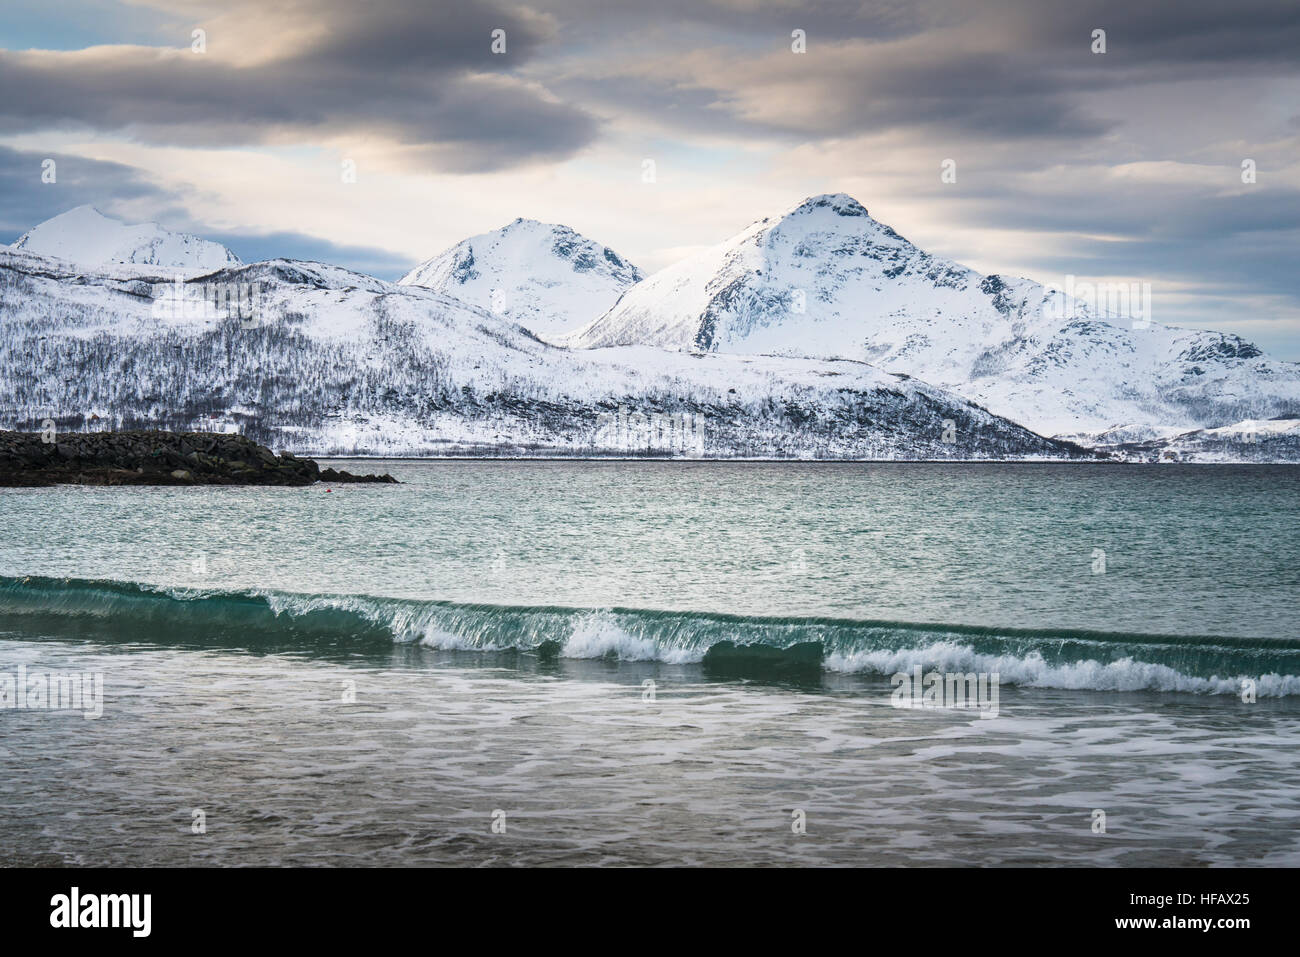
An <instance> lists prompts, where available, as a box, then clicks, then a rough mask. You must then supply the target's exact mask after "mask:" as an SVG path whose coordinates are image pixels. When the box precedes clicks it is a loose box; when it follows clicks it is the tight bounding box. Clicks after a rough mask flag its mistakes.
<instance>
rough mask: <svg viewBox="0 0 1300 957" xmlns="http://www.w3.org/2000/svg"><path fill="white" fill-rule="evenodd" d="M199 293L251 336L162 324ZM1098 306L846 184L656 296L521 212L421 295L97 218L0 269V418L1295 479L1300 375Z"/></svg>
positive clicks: (424, 442)
mask: <svg viewBox="0 0 1300 957" xmlns="http://www.w3.org/2000/svg"><path fill="white" fill-rule="evenodd" d="M178 275H179V276H180V281H179V283H178V282H177V276H178ZM1069 282H1072V280H1070V281H1069ZM1069 282H1067V283H1066V284H1064V285H1065V286H1068V285H1069ZM176 289H181V290H182V294H181V298H183V297H186V296H187V297H189V298H190V299H199V298H203V299H205V301H206V300H207V299H208V298H210V295H209V294H211V293H213V291H214V290H215V291H217V292H218V294H219V293H220V292H221V291H223V290H224V291H225V293H226V295H227V296H228V297H229V298H228V299H227V300H226V304H227V305H229V303H230V302H235V301H237V300H238V296H239V295H245V296H246V297H250V298H247V299H246V300H245V301H244V302H243V306H245V307H249V308H252V309H253V313H255V314H251V315H252V316H253V321H250V313H249V312H248V310H247V308H246V309H245V310H244V311H239V310H236V313H228V312H227V313H223V312H221V311H220V309H217V310H215V311H214V310H213V308H211V307H210V306H209V307H208V308H207V309H205V310H195V309H190V310H185V309H172V310H170V311H167V310H163V314H162V315H161V316H160V310H159V308H158V304H159V301H160V297H161V298H162V299H163V300H166V299H167V297H168V296H171V297H172V298H173V299H177V301H179V299H178V296H177V294H176V292H175V290H176ZM232 289H233V290H238V291H239V292H238V294H233V293H231V290H232ZM1081 290H1086V287H1083V286H1082V284H1080V285H1079V286H1078V287H1076V288H1075V289H1074V292H1075V293H1076V294H1075V295H1070V294H1068V293H1067V291H1066V289H1065V288H1056V287H1051V286H1044V285H1042V284H1039V283H1036V282H1033V281H1032V280H1028V279H1019V278H1010V277H1002V276H996V275H993V276H984V275H980V274H978V273H977V272H975V271H973V270H971V269H968V268H967V267H964V266H961V265H958V264H956V263H953V262H950V261H948V260H945V259H942V258H939V257H935V256H932V255H930V254H928V253H925V252H924V251H922V250H920V249H919V248H917V247H916V246H914V245H913V244H911V243H910V242H908V241H907V240H906V239H904V238H903V237H902V236H900V235H899V234H898V233H896V232H895V231H894V230H893V229H891V228H890V227H888V226H886V225H884V224H882V223H879V222H877V221H876V220H874V219H873V218H871V216H870V215H869V214H868V212H867V210H866V209H865V208H864V207H863V206H862V205H861V204H860V203H858V202H857V201H856V200H854V199H853V198H852V197H849V196H846V195H844V194H831V195H825V196H816V197H812V198H810V199H808V200H806V201H804V202H802V203H800V204H797V205H796V206H793V207H791V208H790V209H788V210H786V211H785V212H783V213H782V214H781V215H779V216H776V217H769V218H766V219H763V220H760V221H758V222H756V223H754V224H753V225H751V226H750V227H748V228H747V229H745V230H742V231H741V232H740V233H738V234H737V235H736V236H735V237H733V238H732V239H730V240H727V241H725V242H723V243H721V244H719V245H718V246H715V247H712V248H710V249H707V250H705V251H703V252H701V253H698V254H696V255H693V256H691V257H689V258H688V259H686V260H683V261H681V262H679V263H677V264H675V265H673V266H670V267H668V268H666V269H664V270H662V271H660V272H658V273H656V274H654V275H651V276H649V277H644V276H643V275H642V273H641V272H640V271H639V270H638V269H637V268H636V267H635V266H634V265H632V264H631V263H630V262H628V261H627V260H626V259H625V258H624V257H622V256H620V255H618V254H617V253H616V252H614V251H613V250H611V249H609V248H608V247H605V246H602V245H600V244H598V243H596V242H593V241H592V240H589V239H586V238H585V237H583V236H581V235H580V234H578V233H576V232H574V231H573V230H572V229H569V228H568V227H565V226H560V225H553V224H543V223H538V222H536V221H533V220H524V219H518V220H515V221H514V222H512V223H510V224H508V225H506V226H504V227H502V228H501V229H498V230H495V231H493V232H489V233H485V234H482V235H478V236H474V237H471V238H469V239H466V240H464V241H462V242H460V243H457V244H456V245H454V246H452V247H451V248H449V249H447V250H446V251H444V252H442V253H441V254H439V255H437V256H435V257H433V258H432V259H430V260H428V261H426V262H425V263H423V264H422V265H420V266H418V267H416V268H415V269H413V270H412V271H411V272H410V273H408V274H407V275H406V276H405V277H403V278H402V279H401V280H400V281H399V282H398V283H387V282H383V281H381V280H378V279H375V278H373V277H369V276H365V275H362V274H359V273H355V272H351V271H349V270H346V269H343V268H341V267H337V266H330V265H327V264H322V263H305V262H298V261H293V260H271V261H267V262H261V263H254V264H251V265H245V264H243V263H241V262H240V260H239V258H238V257H237V256H236V255H235V254H234V253H233V252H231V251H230V250H228V249H226V248H225V247H223V246H221V245H219V244H217V243H212V242H209V241H207V240H203V239H200V238H198V237H194V236H189V235H185V234H177V233H169V232H168V231H166V230H164V229H162V227H159V226H157V225H155V224H149V225H147V226H128V225H126V224H124V223H120V222H118V221H116V220H113V219H111V218H109V217H105V216H103V215H102V214H100V213H99V212H98V211H96V210H94V209H92V208H90V207H79V208H77V209H74V210H71V211H69V212H67V213H64V214H62V215H60V216H56V217H55V218H54V219H51V220H49V221H47V222H45V223H42V224H41V225H39V226H37V227H35V228H34V229H32V230H31V231H29V232H28V233H26V234H25V235H24V236H23V237H22V238H20V239H19V240H18V241H17V242H16V243H14V244H13V245H12V246H11V247H8V248H7V249H0V342H2V343H3V345H4V349H3V353H2V354H0V419H3V420H4V424H6V425H9V426H18V427H22V426H23V425H24V424H26V425H30V424H31V423H34V422H40V421H42V420H44V419H46V418H52V419H54V420H55V421H58V422H60V424H61V426H62V427H66V428H86V427H98V426H97V425H95V424H94V423H99V424H102V423H110V424H113V425H125V424H130V425H133V426H139V427H143V426H158V425H163V426H167V427H176V428H195V427H204V426H205V425H208V426H210V425H211V424H212V423H214V422H215V423H218V424H219V425H220V426H221V427H223V428H239V429H240V430H242V431H245V432H247V433H248V434H250V436H251V437H253V438H256V439H257V440H259V441H264V442H269V443H272V444H275V445H277V446H279V447H285V448H291V449H293V450H294V451H303V452H307V453H314V454H348V453H353V454H508V455H536V454H565V455H574V454H584V455H585V454H598V455H599V454H671V455H686V456H691V455H709V456H724V457H726V456H731V457H737V456H739V457H787V456H796V457H810V458H818V457H826V458H1024V457H1033V458H1058V457H1064V458H1071V457H1088V456H1089V455H1095V454H1097V453H1095V452H1094V453H1089V452H1087V451H1085V450H1084V449H1083V448H1081V447H1080V446H1088V447H1091V448H1093V449H1095V450H1099V451H1100V452H1105V453H1109V454H1112V455H1115V456H1118V457H1122V458H1130V459H1139V460H1160V459H1168V458H1179V459H1183V460H1248V461H1256V460H1258V461H1290V460H1297V459H1300V429H1296V428H1295V425H1297V424H1300V423H1297V422H1296V420H1297V419H1300V364H1296V363H1289V362H1280V361H1278V360H1273V359H1269V358H1268V357H1266V356H1264V355H1263V354H1262V353H1261V352H1260V350H1258V349H1257V348H1256V347H1254V346H1253V345H1251V344H1250V343H1247V342H1245V341H1244V340H1241V339H1239V338H1237V337H1235V336H1229V335H1223V334H1219V333H1211V332H1204V331H1195V330H1183V329H1177V328H1174V327H1170V326H1164V325H1161V324H1159V323H1156V322H1153V321H1150V319H1149V315H1150V312H1149V303H1147V304H1145V306H1144V308H1145V310H1146V311H1145V313H1144V314H1140V315H1141V318H1140V319H1138V321H1133V319H1132V318H1131V317H1130V316H1127V315H1116V314H1114V313H1113V312H1109V311H1107V310H1106V309H1104V308H1101V307H1100V306H1099V304H1098V303H1097V302H1089V301H1087V296H1086V295H1080V294H1079V292H1080V291H1081ZM218 300H219V295H218ZM1101 305H1104V303H1103V304H1101ZM666 423H667V425H665V424H666ZM674 423H675V425H674ZM687 423H689V428H688V427H687ZM674 430H675V431H674ZM692 430H694V431H692ZM665 435H669V436H670V439H669V440H668V441H667V442H666V443H665V438H664V437H665ZM673 436H675V437H673ZM682 436H685V437H686V438H687V439H689V440H690V441H689V442H686V443H685V444H683V441H682Z"/></svg>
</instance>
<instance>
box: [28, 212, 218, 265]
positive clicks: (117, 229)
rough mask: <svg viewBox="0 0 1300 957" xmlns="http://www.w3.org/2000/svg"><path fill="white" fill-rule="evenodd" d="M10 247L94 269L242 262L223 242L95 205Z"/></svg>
mask: <svg viewBox="0 0 1300 957" xmlns="http://www.w3.org/2000/svg"><path fill="white" fill-rule="evenodd" d="M9 248H10V249H11V250H14V251H17V252H24V253H30V254H32V255H37V256H44V257H51V258H56V259H63V260H67V261H68V262H71V263H76V264H77V265H79V266H83V267H90V268H96V267H107V266H112V265H114V264H117V265H126V266H146V267H153V266H162V267H167V268H175V269H182V270H202V269H220V268H221V267H223V266H227V265H231V264H238V263H239V261H240V260H239V257H238V256H236V255H235V254H234V253H233V252H231V251H230V250H229V249H227V248H226V247H225V246H223V245H221V244H220V243H214V242H212V241H211V240H207V239H201V238H199V237H198V236H192V235H190V234H189V233H175V232H171V231H170V230H167V229H164V228H163V227H161V226H159V225H158V224H157V223H140V224H136V225H129V224H127V223H123V222H121V221H120V220H116V219H113V218H111V217H109V216H105V215H104V214H103V213H101V212H100V211H99V210H97V209H95V207H93V206H77V207H75V208H74V209H70V210H68V211H67V212H66V213H60V214H59V215H58V216H55V217H53V218H52V219H47V220H46V221H45V222H43V223H41V224H40V225H39V226H36V227H34V228H32V229H30V230H28V231H27V232H26V233H24V234H23V235H22V236H20V237H18V239H17V240H16V241H15V242H14V243H13V244H12V245H11V246H10V247H9Z"/></svg>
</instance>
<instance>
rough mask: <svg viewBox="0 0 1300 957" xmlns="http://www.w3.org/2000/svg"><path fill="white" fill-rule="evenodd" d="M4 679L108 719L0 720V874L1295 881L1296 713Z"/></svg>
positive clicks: (250, 661) (441, 671)
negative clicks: (1137, 875) (165, 870)
mask: <svg viewBox="0 0 1300 957" xmlns="http://www.w3.org/2000/svg"><path fill="white" fill-rule="evenodd" d="M4 653H5V654H4V658H5V663H6V664H7V665H11V666H12V665H13V664H16V663H17V662H20V661H21V662H24V663H26V664H27V665H28V666H29V668H32V669H36V668H44V669H46V670H51V671H59V670H70V669H74V668H76V669H83V670H99V671H102V672H103V673H104V674H105V676H106V682H105V684H106V692H105V694H106V707H105V710H104V715H103V717H101V718H99V719H97V720H86V719H84V718H83V717H81V716H80V715H76V714H67V713H57V714H56V713H49V712H46V713H37V712H21V711H18V712H10V713H9V714H7V715H5V716H4V718H3V720H4V721H5V722H6V734H5V737H4V740H3V743H2V744H0V780H2V781H3V784H0V789H2V790H3V798H4V812H3V814H2V815H0V847H3V848H4V852H3V857H4V858H5V861H6V862H7V863H66V864H77V865H83V864H84V865H126V864H142V865H143V864H179V865H191V864H193V865H251V864H266V865H278V864H292V865H318V864H328V865H343V864H356V865H383V864H405V865H422V864H428V865H442V864H474V865H502V864H511V865H514V864H539V865H545V864H556V865H558V864H592V865H595V864H620V865H633V864H644V865H660V864H663V865H668V864H753V865H762V866H780V865H790V864H826V865H847V864H881V865H939V864H963V865H975V866H997V865H1005V864H1068V863H1079V864H1088V865H1116V866H1122V865H1157V864H1169V865H1186V866H1204V865H1230V864H1242V865H1255V864H1259V865H1265V864H1281V865H1295V864H1297V863H1300V827H1297V825H1298V824H1300V821H1297V817H1298V816H1300V805H1298V803H1297V801H1296V799H1295V796H1296V794H1297V793H1300V792H1298V790H1297V789H1300V769H1298V768H1297V764H1296V762H1295V760H1294V748H1295V742H1296V741H1297V740H1300V707H1297V706H1296V705H1295V704H1294V703H1293V702H1291V701H1289V700H1287V699H1283V700H1282V701H1273V702H1260V703H1257V704H1255V705H1245V704H1240V703H1227V702H1225V701H1224V699H1222V698H1212V697H1200V698H1198V697H1193V696H1184V697H1178V698H1173V699H1171V697H1170V696H1167V695H1160V694H1154V693H1150V692H1144V693H1113V692H1074V691H1045V690H1034V691H1023V692H1022V691H1017V690H1016V689H1004V691H1003V694H1002V699H1001V703H1000V704H1001V707H1000V713H999V716H998V717H997V718H995V719H991V720H986V719H981V718H979V717H974V716H973V715H972V714H970V713H969V712H965V713H962V712H955V711H915V710H914V711H906V710H899V709H896V708H893V707H891V706H890V705H889V690H890V689H889V686H888V683H887V682H884V681H881V680H875V681H865V680H862V679H849V678H831V679H828V681H827V682H826V683H825V684H824V685H823V686H822V687H821V688H820V689H817V690H808V689H805V688H799V687H782V686H779V685H776V686H774V685H771V684H755V683H746V682H737V681H717V682H714V681H706V680H702V679H701V678H700V677H699V676H698V675H695V674H693V673H691V670H690V669H689V668H684V667H679V668H675V667H673V666H667V665H655V664H629V663H623V664H618V663H613V662H572V661H561V662H558V663H557V664H556V665H555V667H554V668H553V669H552V670H550V671H546V670H542V671H538V670H535V669H531V670H530V669H525V670H519V669H517V668H512V667H500V666H491V665H489V664H487V663H486V662H485V659H484V657H483V656H469V655H466V654H465V653H447V652H433V651H430V650H428V649H422V648H419V647H418V646H416V647H404V648H401V649H398V650H395V651H394V652H393V653H392V654H391V655H390V656H389V657H387V658H383V657H380V658H374V657H364V656H363V657H358V656H351V657H348V656H344V657H340V658H338V659H336V660H322V659H320V658H305V657H302V656H296V655H281V654H275V655H262V656H258V655H247V654H233V653H230V652H225V651H220V652H205V651H196V650H186V651H174V650H170V649H161V650H160V649H158V648H154V647H140V648H129V649H124V648H122V647H120V646H112V647H97V646H94V645H90V646H85V645H69V644H63V643H50V642H23V641H13V640H10V641H7V642H5V649H4ZM646 680H652V681H654V682H655V693H654V695H653V700H647V694H646V690H647V689H646V687H645V685H644V682H645V681H646ZM349 682H351V683H354V684H353V685H351V686H350V685H349V684H348V683H349ZM348 687H354V688H355V693H356V698H355V701H354V702H353V703H344V700H343V692H344V691H345V690H346V689H347V688H348ZM196 809H197V810H201V811H203V813H204V816H205V817H204V821H205V824H206V833H202V834H195V833H193V832H192V825H193V822H194V819H195V818H194V811H195V810H196ZM1096 810H1103V811H1104V812H1105V814H1106V832H1105V833H1104V834H1099V833H1094V830H1093V822H1094V812H1095V811H1096ZM797 811H802V812H803V813H804V819H805V822H806V830H805V833H803V834H796V833H795V832H794V829H793V827H792V825H793V824H794V822H795V819H796V818H795V812H797ZM495 812H504V822H505V829H504V833H499V832H494V831H493V823H494V820H500V815H497V816H496V817H495V818H494V813H495Z"/></svg>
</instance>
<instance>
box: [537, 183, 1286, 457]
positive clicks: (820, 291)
mask: <svg viewBox="0 0 1300 957" xmlns="http://www.w3.org/2000/svg"><path fill="white" fill-rule="evenodd" d="M1065 285H1066V284H1065V283H1062V286H1065ZM1085 288H1086V287H1084V286H1083V285H1082V284H1080V285H1079V287H1078V288H1077V289H1076V295H1073V296H1070V295H1067V294H1066V292H1065V291H1064V289H1054V288H1049V287H1046V286H1043V285H1041V284H1040V283H1037V282H1033V281H1031V280H1028V279H1015V278H1007V277H1002V276H997V275H992V276H984V275H980V274H979V273H977V272H975V271H974V270H972V269H969V268H967V267H965V266H962V265H959V264H957V263H954V262H951V261H949V260H946V259H942V258H939V257H937V256H932V255H930V254H928V253H926V252H924V251H922V250H921V249H919V248H917V247H916V246H914V245H913V244H912V243H910V242H908V241H907V240H906V239H904V238H903V237H902V236H900V235H899V234H898V233H896V232H895V231H894V230H893V229H891V228H890V227H888V226H886V225H884V224H883V223H879V222H877V221H876V220H874V219H873V218H872V217H871V216H870V215H869V214H868V212H867V210H866V209H865V208H864V207H863V206H862V205H861V204H860V203H858V202H857V201H856V200H855V199H853V198H852V197H850V196H847V195H844V194H833V195H824V196H815V197H812V198H810V199H808V200H805V201H804V202H802V203H800V204H798V205H797V206H795V207H793V208H791V209H789V210H787V211H786V212H785V213H784V214H783V215H781V216H778V217H775V218H768V219H763V220H761V221H759V222H756V223H754V224H753V225H751V226H750V227H749V228H747V229H745V230H744V231H742V232H741V233H739V234H737V235H736V236H734V237H733V238H731V239H729V240H727V241H726V242H724V243H721V244H720V245H718V246H715V247H712V248H711V249H708V250H705V251H703V252H701V253H699V254H697V255H694V256H691V257H690V258H688V259H686V260H683V261H682V262H679V263H677V264H675V265H673V266H670V267H668V268H667V269H664V270H662V271H661V272H659V273H656V274H655V275H653V276H651V277H650V278H649V279H646V280H645V281H644V282H642V283H640V284H638V285H636V286H634V287H633V288H632V289H630V290H629V291H628V292H627V293H626V294H625V295H624V296H623V297H622V299H620V300H619V301H618V303H617V304H616V305H614V306H613V308H611V309H610V310H609V312H607V313H606V314H605V315H603V316H601V317H600V318H598V319H596V320H594V321H593V322H591V323H589V324H588V325H587V326H585V327H584V328H583V329H581V330H578V331H577V332H576V333H574V334H572V335H570V336H568V337H565V338H564V339H563V340H561V341H563V342H565V343H567V344H569V345H572V346H575V347H588V348H591V347H600V346H611V345H627V344H631V343H641V344H649V345H655V346H659V347H663V348H668V349H674V350H681V351H687V352H715V353H737V354H745V355H760V354H761V355H803V356H819V357H832V356H834V357H841V358H856V359H863V360H866V361H869V362H871V363H873V364H875V365H878V366H880V367H881V368H884V369H887V370H890V371H894V372H904V373H908V374H910V375H913V376H915V377H917V378H919V379H923V380H925V381H927V382H930V383H932V384H934V385H938V386H941V387H943V388H946V389H950V390H952V391H954V392H956V393H958V394H960V395H962V396H964V397H966V398H968V399H970V400H972V401H975V402H978V403H980V404H981V405H984V406H985V407H987V408H989V409H990V410H992V411H994V412H996V413H998V414H1000V415H1003V416H1006V417H1008V418H1011V419H1014V420H1015V421H1018V422H1021V423H1023V424H1025V425H1028V426H1029V427H1030V428H1032V429H1034V430H1035V431H1037V432H1040V433H1043V434H1048V435H1064V434H1070V435H1074V436H1076V437H1079V438H1083V439H1085V440H1086V438H1087V437H1088V436H1089V435H1091V434H1094V433H1097V432H1101V431H1104V430H1108V429H1113V428H1116V427H1128V428H1137V429H1147V430H1155V431H1153V432H1152V433H1151V434H1152V435H1154V434H1155V432H1158V431H1160V430H1165V431H1166V432H1182V431H1187V430H1190V429H1196V428H1206V427H1219V426H1224V425H1227V424H1230V423H1233V422H1237V421H1240V420H1242V419H1246V418H1261V419H1262V418H1272V417H1275V416H1277V415H1279V414H1282V415H1286V414H1295V413H1298V412H1300V364H1297V363H1292V362H1280V361H1276V360H1272V359H1269V358H1267V357H1265V356H1264V355H1262V354H1261V352H1260V351H1259V350H1258V349H1257V348H1255V347H1254V346H1253V345H1251V344H1250V343H1248V342H1245V341H1244V340H1242V339H1240V338H1238V337H1236V336H1232V335H1223V334H1220V333H1213V332H1203V331H1194V330H1188V329H1177V328H1174V327H1170V326H1164V325H1161V324H1160V323H1157V322H1151V321H1150V311H1149V303H1141V304H1142V305H1144V306H1145V307H1146V311H1145V312H1142V311H1139V310H1135V309H1133V308H1132V306H1134V305H1138V304H1139V303H1140V301H1141V296H1140V290H1139V291H1135V292H1136V293H1138V295H1135V296H1134V298H1133V301H1132V302H1131V303H1130V305H1129V308H1128V311H1127V312H1124V313H1123V315H1122V316H1121V315H1117V314H1116V310H1114V309H1111V308H1107V307H1108V306H1110V305H1113V304H1115V303H1116V302H1117V301H1118V296H1114V295H1112V296H1109V297H1107V298H1104V299H1103V298H1102V297H1100V296H1093V297H1092V298H1093V300H1094V301H1092V302H1089V301H1087V299H1088V298H1089V297H1088V296H1087V295H1086V294H1084V289H1085ZM1090 291H1091V290H1090ZM1122 292H1127V290H1122ZM1134 318H1136V319H1138V321H1137V322H1135V321H1134Z"/></svg>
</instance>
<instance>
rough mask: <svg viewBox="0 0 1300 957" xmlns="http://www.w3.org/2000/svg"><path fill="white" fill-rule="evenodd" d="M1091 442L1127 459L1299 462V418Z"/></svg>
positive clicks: (1248, 421)
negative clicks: (1150, 436)
mask: <svg viewBox="0 0 1300 957" xmlns="http://www.w3.org/2000/svg"><path fill="white" fill-rule="evenodd" d="M1098 439H1099V440H1098V441H1096V442H1095V445H1096V446H1097V447H1098V448H1102V449H1105V450H1106V452H1107V453H1108V454H1110V455H1113V456H1114V457H1115V458H1118V459H1123V460H1125V461H1130V462H1268V463H1283V462H1286V463H1300V419H1285V418H1284V419H1246V420H1244V421H1241V422H1233V423H1232V424H1230V425H1224V426H1220V427H1219V428H1216V429H1195V430H1193V431H1191V432H1183V433H1180V434H1178V435H1165V436H1159V437H1153V438H1148V439H1140V440H1135V439H1125V438H1124V437H1123V435H1122V433H1106V434H1104V435H1102V436H1099V437H1098Z"/></svg>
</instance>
